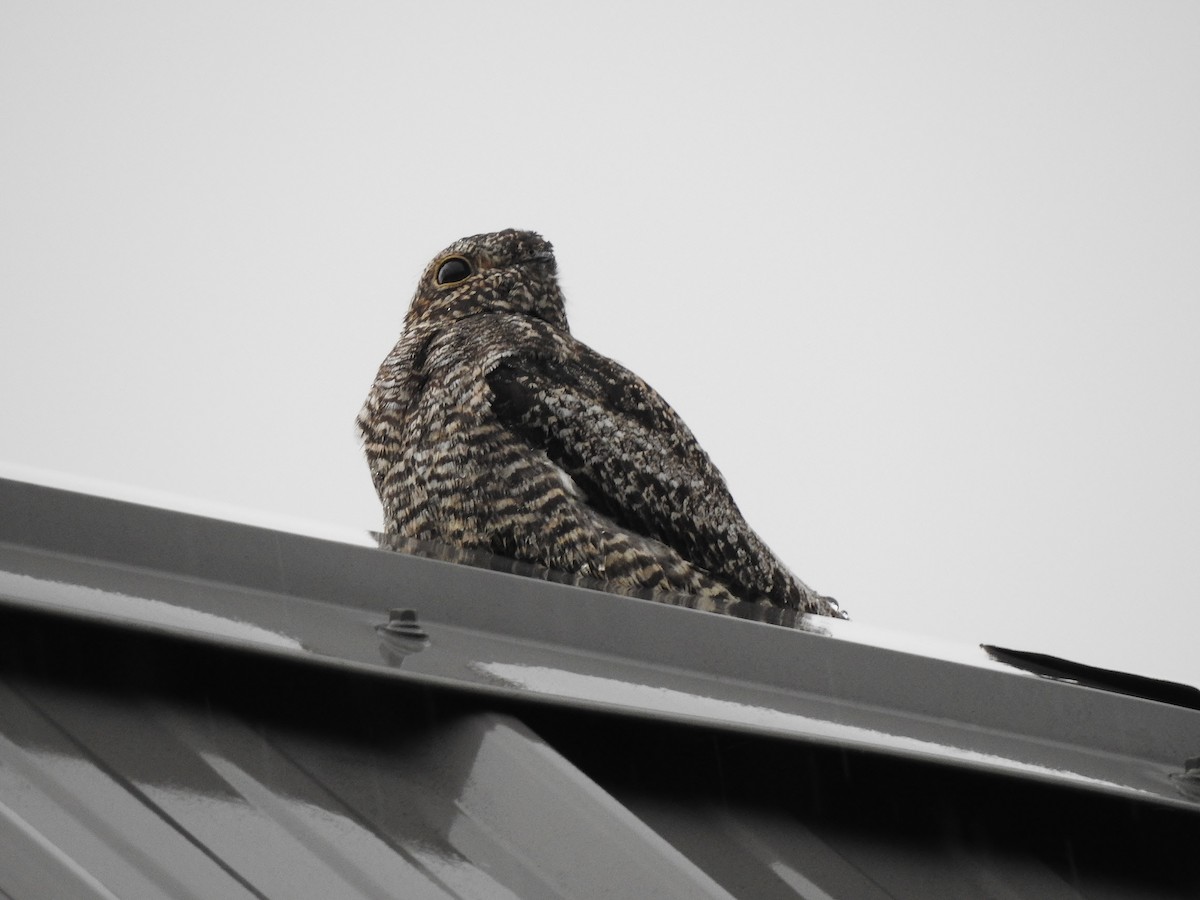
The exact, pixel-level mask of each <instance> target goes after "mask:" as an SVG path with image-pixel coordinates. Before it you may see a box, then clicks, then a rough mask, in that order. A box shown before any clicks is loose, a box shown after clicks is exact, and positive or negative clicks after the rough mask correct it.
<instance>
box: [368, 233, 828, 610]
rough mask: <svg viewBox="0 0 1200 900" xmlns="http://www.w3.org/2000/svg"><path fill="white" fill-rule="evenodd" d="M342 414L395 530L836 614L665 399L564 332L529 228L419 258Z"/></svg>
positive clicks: (721, 596) (647, 583)
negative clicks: (366, 378)
mask: <svg viewBox="0 0 1200 900" xmlns="http://www.w3.org/2000/svg"><path fill="white" fill-rule="evenodd" d="M358 427H359V431H360V433H361V435H362V438H363V442H364V445H365V450H366V455H367V460H368V463H369V465H370V468H371V477H372V479H373V480H374V482H375V489H376V491H377V492H378V493H379V498H380V500H381V501H382V503H383V511H384V520H385V522H386V526H385V527H386V532H387V533H388V534H389V535H394V536H396V537H397V538H399V539H402V540H403V539H415V540H417V541H422V542H433V543H436V544H440V545H449V546H450V547H454V548H460V549H462V550H466V551H482V552H484V553H490V554H498V555H500V556H503V557H506V558H509V559H516V560H522V561H525V562H529V563H534V564H537V565H538V566H543V567H545V568H547V569H550V570H555V571H558V572H564V573H570V574H573V575H578V576H583V577H584V578H587V579H595V580H597V581H600V582H605V583H606V585H607V586H608V587H609V588H610V589H613V590H616V591H618V592H622V593H623V592H635V593H638V592H641V593H644V592H647V591H648V592H670V593H672V594H690V595H699V596H701V597H709V598H714V599H716V600H720V601H732V602H743V603H745V602H748V603H752V604H763V601H764V600H765V601H769V602H770V603H771V604H774V605H775V606H776V607H782V608H784V609H789V610H795V611H798V612H811V613H819V614H823V615H831V616H839V617H840V616H842V615H843V614H842V613H841V611H840V610H839V608H838V606H837V603H836V602H835V601H833V600H832V599H830V598H828V597H823V596H821V595H820V594H817V593H816V592H815V591H813V590H812V589H810V588H809V587H808V586H807V585H805V584H804V583H803V582H802V581H800V580H799V579H798V578H797V577H796V576H795V575H793V574H792V573H791V572H790V571H789V570H788V568H787V567H786V566H784V565H783V563H782V562H780V561H779V559H778V558H776V557H775V555H774V554H773V553H772V552H771V551H770V550H769V549H768V548H767V546H766V545H765V544H764V543H763V541H762V539H761V538H759V536H758V535H757V534H755V532H754V531H753V530H752V529H751V528H750V526H749V525H747V524H746V521H745V520H744V519H743V518H742V514H741V513H740V512H739V511H738V508H737V505H736V504H735V503H734V501H733V498H732V497H731V496H730V494H729V490H728V488H727V487H726V486H725V480H724V478H722V476H721V473H720V472H718V471H717V469H716V467H715V466H714V465H713V463H712V461H711V460H710V459H709V458H708V454H706V453H705V452H704V450H702V449H701V448H700V445H699V444H698V443H697V442H696V439H695V437H693V435H692V432H691V431H690V430H689V429H688V427H687V426H686V425H685V424H684V423H683V421H682V420H681V419H680V418H679V416H678V415H676V413H675V411H674V410H673V409H671V407H670V406H668V405H667V403H666V401H665V400H663V399H662V397H660V396H659V395H658V394H657V393H656V392H655V391H654V389H653V388H651V387H650V386H649V385H648V384H646V382H644V381H643V380H642V379H641V378H639V377H638V376H637V375H634V374H633V373H632V372H630V371H629V370H628V369H625V368H623V367H622V366H620V365H618V364H617V363H615V362H613V361H612V360H611V359H608V358H607V357H605V356H601V355H600V354H599V353H597V352H595V351H594V350H592V349H591V348H590V347H588V346H586V345H585V344H582V343H580V342H579V341H577V340H575V338H573V337H572V336H571V332H570V329H569V328H568V326H567V317H566V312H565V310H564V301H563V294H562V291H561V289H560V288H559V285H558V278H557V265H556V263H555V259H554V254H553V251H552V248H551V245H550V244H549V243H548V242H547V241H545V240H543V239H542V238H541V237H540V236H539V235H537V234H534V233H533V232H529V231H515V230H509V231H500V232H496V233H494V234H480V235H475V236H473V237H468V238H463V239H462V240H460V241H457V242H456V243H453V244H451V245H450V246H449V247H447V248H446V249H445V250H444V251H442V252H441V253H439V254H438V255H437V257H435V258H434V260H433V261H432V262H431V263H430V264H429V266H428V267H427V268H426V269H425V272H424V273H423V274H422V276H421V281H420V283H419V285H418V286H417V291H416V295H415V296H414V297H413V301H412V305H411V306H410V308H409V310H408V313H407V315H406V316H405V319H404V331H403V333H402V334H401V336H400V340H399V342H398V343H397V344H396V346H395V348H394V349H393V350H392V352H391V353H389V354H388V356H387V358H386V359H384V361H383V364H382V365H381V366H380V368H379V373H378V375H377V376H376V378H375V383H374V384H373V385H372V387H371V392H370V394H369V395H368V396H367V401H366V404H365V405H364V406H363V408H362V411H361V412H360V413H359V415H358ZM764 605H765V604H764Z"/></svg>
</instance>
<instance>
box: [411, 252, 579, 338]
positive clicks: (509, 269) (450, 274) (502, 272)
mask: <svg viewBox="0 0 1200 900" xmlns="http://www.w3.org/2000/svg"><path fill="white" fill-rule="evenodd" d="M557 273H558V266H557V264H556V263H555V261H554V248H553V247H551V246H550V242H549V241H547V240H544V239H543V238H542V237H541V236H540V235H538V234H535V233H534V232H532V231H517V230H515V229H511V228H510V229H508V230H507V231H496V232H492V233H491V234H476V235H473V236H471V237H466V238H463V239H462V240H459V241H455V242H454V243H453V244H451V245H450V246H449V247H447V248H446V249H445V250H443V251H442V252H441V253H439V254H438V255H437V256H435V257H434V258H433V262H431V263H430V264H429V265H428V266H426V267H425V271H424V273H422V275H421V282H420V284H418V285H417V292H416V294H415V295H414V296H413V300H412V305H411V306H410V307H409V309H408V314H407V315H406V316H405V317H404V325H405V327H406V328H407V327H409V326H411V325H414V324H417V323H421V322H436V321H439V320H445V319H451V320H452V319H462V318H465V317H466V316H471V315H476V314H478V313H488V312H509V313H517V314H522V315H528V316H536V317H537V318H539V319H544V320H545V321H547V322H549V323H550V324H551V325H554V326H555V327H556V328H561V329H562V330H563V331H568V330H569V329H568V327H567V315H566V311H565V309H564V303H563V295H562V290H561V289H560V288H559V286H558V274H557Z"/></svg>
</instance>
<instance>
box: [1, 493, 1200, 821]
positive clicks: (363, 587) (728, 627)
mask: <svg viewBox="0 0 1200 900" xmlns="http://www.w3.org/2000/svg"><path fill="white" fill-rule="evenodd" d="M0 503H3V508H4V509H5V511H6V515H5V518H4V524H3V525H2V526H0V528H3V531H0V538H3V539H4V540H5V541H6V543H3V544H0V602H5V603H8V604H13V605H20V606H27V607H30V608H38V609H49V610H54V611H57V612H60V613H63V614H67V615H72V616H82V617H87V618H95V619H103V620H109V621H114V622H120V623H122V624H125V625H129V626H132V627H137V628H146V629H158V630H162V631H165V632H169V633H175V634H184V635H188V636H192V637H195V638H199V639H204V640H212V641H218V642H221V643H227V644H231V645H244V646H246V647H254V648H257V649H259V650H262V651H265V652H271V653H279V654H284V655H289V656H297V657H304V658H308V659H311V660H314V661H319V662H321V663H323V664H329V665H344V666H352V667H355V668H367V669H369V670H372V671H375V672H378V673H379V674H386V675H387V676H389V677H397V678H405V679H414V680H418V681H427V682H431V683H438V684H447V685H456V686H459V687H467V688H470V689H473V690H479V691H485V692H494V693H496V694H500V695H515V696H527V697H536V698H538V699H540V700H544V701H546V702H559V703H570V704H577V705H582V706H586V707H592V708H600V709H613V710H620V711H622V712H626V713H630V714H635V715H644V716H651V717H654V718H671V719H676V720H679V721H688V722H694V723H700V724H704V725H707V726H711V727H725V728H735V729H741V730H747V731H753V732H756V733H763V734H772V735H778V736H783V737H789V738H793V739H800V740H806V741H816V742H822V743H831V744H836V745H842V746H849V747H869V748H872V749H875V750H878V751H880V752H885V753H895V754H901V755H905V756H915V757H920V758H929V759H937V760H940V761H943V762H948V763H952V764H955V765H962V766H968V767H975V768H985V769H994V770H1000V771H1008V772H1015V773H1019V774H1022V775H1026V776H1029V777H1034V778H1043V779H1048V780H1056V781H1063V782H1069V783H1071V784H1075V785H1079V786H1084V787H1089V788H1093V789H1096V790H1103V791H1110V792H1116V793H1122V794H1126V795H1131V796H1138V797H1143V798H1149V799H1153V800H1154V801H1156V802H1162V803H1171V804H1177V805H1188V806H1191V805H1193V804H1194V803H1195V800H1194V798H1193V797H1192V796H1189V794H1188V792H1185V791H1183V790H1181V789H1180V785H1179V783H1178V782H1177V781H1176V780H1175V779H1173V778H1172V775H1177V774H1178V771H1179V765H1180V760H1183V759H1185V758H1188V757H1189V756H1192V755H1195V754H1196V753H1197V752H1198V751H1200V714H1198V713H1197V712H1196V711H1195V710H1189V709H1184V708H1180V707H1176V706H1173V705H1169V704H1163V703H1156V702H1152V701H1147V700H1143V699H1139V698H1135V697H1129V696H1122V695H1117V694H1112V693H1109V692H1105V691H1101V690H1094V689H1089V688H1085V687H1080V686H1077V685H1071V684H1065V683H1059V682H1054V681H1047V680H1044V679H1035V678H1032V677H1030V676H1028V675H1024V674H1019V673H1017V672H1016V671H1012V672H1009V671H1005V670H1004V668H1003V667H1002V666H1000V665H999V664H996V663H989V661H988V660H987V658H986V655H985V654H984V653H983V652H982V651H980V652H979V654H978V656H979V663H978V665H965V664H957V663H953V662H947V661H944V660H939V659H931V658H926V657H919V656H915V655H912V654H909V653H905V652H899V651H893V650H889V649H886V648H880V647H871V646H864V645H860V644H857V643H854V642H852V641H849V640H843V639H840V638H838V637H830V636H824V635H820V634H811V633H803V632H795V631H791V630H788V629H783V628H778V627H772V626H767V625H762V624H760V623H754V622H744V621H740V620H736V619H730V618H726V617H722V616H715V615H706V614H700V613H695V612H693V611H690V610H681V609H677V608H673V607H667V606H661V605H658V604H654V603H649V602H646V601H642V600H637V599H632V598H625V597H618V596H614V595H608V594H600V593H596V592H593V591H587V590H583V589H580V588H573V587H568V586H564V585H557V584H550V583H546V582H540V581H536V580H533V579H528V578H523V577H520V576H514V575H506V574H502V573H496V572H489V571H484V570H478V569H471V568H466V567H462V566H454V565H450V564H447V563H443V562H438V561H435V560H427V559H418V558H414V557H407V556H403V555H401V554H396V553H389V552H385V551H379V550H373V549H368V548H362V547H353V546H347V545H343V544H337V543H332V542H325V541H319V540H315V539H312V538H305V537H299V536H296V535H288V534H281V533H277V532H269V531H264V530H262V529H256V528H250V527H248V526H239V525H231V524H229V523H222V522H218V521H216V520H208V519H201V518H197V517H192V516H185V515H181V514H177V513H170V512H166V511H162V510H154V509H149V508H145V507H135V506H130V505H127V504H121V503H118V502H116V501H111V500H101V499H98V498H88V497H83V496H80V495H74V494H65V493H62V492H58V491H52V490H50V489H45V488H37V487H34V486H28V485H20V484H18V483H13V482H3V481H0ZM22 510H24V515H25V518H24V522H22ZM118 519H119V520H120V522H121V524H120V526H119V527H118V526H117V525H116V522H117V520H118ZM35 520H36V521H35ZM116 535H119V536H120V537H119V539H117V538H116V537H115V536H116ZM400 608H402V609H405V610H408V612H406V613H404V614H403V615H404V616H406V617H407V623H406V624H405V622H403V621H402V620H401V619H400V618H399V616H400V614H399V613H397V614H395V617H393V614H392V612H391V611H392V610H396V609H400ZM389 623H390V624H389ZM821 624H823V625H824V624H826V623H824V622H822V623H821ZM828 624H829V625H830V626H832V627H833V628H834V629H835V630H837V631H840V632H852V631H853V629H854V627H855V625H854V623H841V622H835V623H828ZM406 629H407V630H409V631H411V632H413V633H411V634H405V633H404V631H405V630H406ZM418 633H419V635H420V636H418ZM748 648H753V650H752V652H750V651H749V650H748ZM989 666H991V667H990V668H989ZM1133 723H1137V724H1136V727H1135V726H1134V724H1133Z"/></svg>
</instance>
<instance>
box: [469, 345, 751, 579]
mask: <svg viewBox="0 0 1200 900" xmlns="http://www.w3.org/2000/svg"><path fill="white" fill-rule="evenodd" d="M487 382H488V385H489V387H490V388H491V390H492V393H493V396H494V400H493V404H492V406H493V409H494V410H495V412H496V415H497V416H498V417H499V419H500V420H501V422H502V423H504V425H505V426H506V427H508V428H509V429H511V430H512V431H513V432H514V433H516V434H519V435H520V436H521V437H523V438H524V439H525V440H526V441H527V442H528V443H529V444H530V445H531V446H533V447H535V448H538V449H541V450H543V451H544V452H545V453H546V455H547V456H548V457H549V458H550V459H551V460H552V461H553V462H554V463H555V464H556V465H557V466H559V467H560V468H561V469H562V470H563V471H565V472H567V473H568V474H569V475H570V476H571V477H572V478H573V479H574V480H575V482H576V483H577V484H578V485H579V486H580V487H581V488H582V489H583V491H584V493H585V494H586V497H587V502H588V503H589V505H591V506H593V507H594V508H595V509H596V510H598V511H599V512H601V513H604V514H605V515H607V516H609V517H610V518H612V519H613V520H615V521H616V523H617V524H618V525H620V526H622V527H623V528H627V529H629V530H631V531H634V532H636V533H638V534H641V535H643V536H646V537H651V538H654V539H655V540H658V541H661V542H662V543H664V544H667V545H668V546H670V547H672V548H673V549H675V550H676V551H677V552H678V553H679V554H680V555H682V556H683V557H685V558H686V559H690V560H691V561H692V562H694V563H697V564H699V565H700V566H703V567H704V568H706V569H708V570H709V571H711V572H713V573H714V574H723V575H726V576H728V577H731V578H732V579H733V580H735V581H739V582H742V586H743V587H744V588H747V589H750V590H764V589H767V587H768V585H769V584H770V582H772V581H773V580H774V578H773V577H772V575H773V574H774V573H768V572H765V571H764V572H762V573H761V575H762V576H763V577H762V579H761V580H762V582H763V583H762V584H756V583H754V582H757V581H759V580H760V579H759V578H757V577H755V575H756V573H754V572H753V571H752V570H753V569H755V568H756V567H757V566H756V565H755V563H757V564H758V566H761V565H762V564H763V563H764V562H766V560H763V558H762V557H763V554H764V552H765V553H766V555H767V556H768V557H769V556H770V554H769V551H766V550H765V548H764V547H763V546H762V544H761V541H759V539H758V538H757V536H756V535H755V534H754V533H753V532H752V531H751V530H750V528H749V526H748V525H747V524H746V522H745V520H744V519H743V518H742V515H741V513H740V512H739V511H738V509H737V506H736V504H735V503H734V501H733V498H732V497H731V496H730V494H729V490H728V488H727V487H726V486H725V481H724V479H723V478H722V477H721V474H720V472H719V471H717V469H716V467H715V466H714V465H713V464H712V461H711V460H710V459H709V458H708V455H707V454H706V453H705V452H704V450H703V449H702V448H701V447H700V446H699V444H698V443H697V442H696V439H695V438H694V437H693V435H692V433H691V431H690V430H689V429H688V427H687V426H686V425H685V424H684V423H683V421H682V420H681V419H680V418H679V416H678V415H677V414H676V413H675V411H674V410H672V409H671V407H670V406H668V405H667V403H666V402H665V401H664V400H663V399H662V398H661V397H660V396H659V395H658V394H657V393H656V392H655V391H654V390H653V389H652V388H650V387H649V386H648V385H647V384H646V383H645V382H644V381H642V380H641V379H640V378H638V377H637V376H636V375H634V374H633V373H632V372H630V371H628V370H627V369H625V368H623V367H621V366H620V365H618V364H616V363H614V362H613V361H612V360H610V359H608V358H606V357H603V356H600V355H599V354H596V353H594V352H592V351H587V352H586V353H584V354H582V355H580V356H579V357H578V358H574V359H571V360H567V361H564V360H561V359H555V358H547V357H543V356H532V355H530V356H510V357H507V358H506V359H504V360H503V361H501V362H500V364H499V365H497V366H496V367H495V368H494V369H492V370H491V371H490V372H489V373H488V374H487ZM772 562H773V561H772ZM767 568H768V569H770V568H774V565H771V564H768V565H767ZM748 569H749V570H750V571H748ZM748 576H749V577H748ZM747 581H749V582H750V583H746V582H747Z"/></svg>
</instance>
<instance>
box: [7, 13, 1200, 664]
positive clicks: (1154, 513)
mask: <svg viewBox="0 0 1200 900" xmlns="http://www.w3.org/2000/svg"><path fill="white" fill-rule="evenodd" d="M0 159H2V160H3V164H2V165H0V198H2V199H0V231H2V233H0V285H2V287H3V297H4V301H3V302H4V312H5V314H4V326H3V328H2V329H0V380H2V383H3V384H4V385H5V389H4V391H3V392H2V393H0V414H2V417H0V421H2V422H3V423H4V424H3V426H0V472H3V471H4V470H5V469H4V464H8V471H10V472H11V471H16V470H15V469H14V468H13V466H22V467H37V468H40V469H44V470H48V471H51V472H59V473H68V474H70V475H75V476H82V477H86V478H96V479H102V480H104V481H107V482H111V483H114V484H116V485H123V486H125V487H126V488H132V489H141V490H151V491H161V492H169V493H171V494H175V495H178V496H180V497H183V498H192V499H193V500H203V501H206V502H209V503H215V504H223V505H227V506H235V507H241V508H244V509H247V510H252V511H258V513H260V514H272V515H279V516H289V517H296V518H301V519H306V520H311V521H314V522H318V523H323V524H325V525H328V526H333V527H340V528H344V529H354V530H358V531H362V530H364V529H368V528H375V527H377V526H378V524H379V509H378V505H377V502H376V500H375V497H374V494H373V491H372V489H371V485H370V481H369V478H368V475H367V469H366V466H365V464H364V463H363V461H362V459H361V454H360V450H359V447H358V445H357V442H356V439H355V436H354V430H353V419H354V415H355V413H356V412H357V410H358V407H359V405H360V403H361V401H362V399H363V397H364V396H365V394H366V391H367V388H368V386H369V384H370V382H371V379H372V377H373V376H374V372H375V369H376V367H377V366H378V364H379V362H380V360H381V359H382V358H383V356H384V354H385V353H386V352H387V351H388V350H389V349H390V347H391V345H392V344H393V343H394V341H395V339H396V337H397V334H398V332H399V328H400V323H401V319H402V317H403V313H404V310H405V307H406V305H407V303H408V300H409V298H410V296H411V294H412V291H413V288H414V286H415V283H416V278H417V276H418V274H419V273H420V271H421V268H422V267H423V266H424V264H425V263H426V262H427V261H428V259H429V258H430V257H431V256H432V255H433V254H434V253H435V252H437V251H438V250H439V249H441V248H442V247H443V246H445V245H446V244H448V243H450V242H451V241H453V240H454V239H456V238H458V237H461V236H463V235H466V234H472V233H476V232H481V231H490V230H494V229H497V228H504V227H510V226H511V227H520V228H531V229H535V230H538V231H540V232H542V233H543V234H544V235H545V236H546V237H547V238H549V239H550V240H551V241H553V242H554V244H555V246H556V249H557V252H558V258H559V265H560V271H561V273H562V281H563V285H564V288H565V290H566V292H567V297H568V300H569V301H570V307H569V313H570V315H571V319H572V326H573V329H574V331H575V333H576V335H577V336H578V337H580V338H581V339H582V340H584V341H586V342H587V343H589V344H591V345H592V346H594V347H595V348H597V349H598V350H600V351H602V352H604V353H606V354H608V355H610V356H612V357H614V358H615V359H617V360H619V361H621V362H622V363H624V364H625V365H627V366H629V367H630V368H632V369H633V370H634V371H636V372H638V373H639V374H641V375H642V376H643V377H645V378H646V379H647V380H649V381H650V383H651V384H653V385H654V386H655V387H656V388H657V389H658V390H659V391H660V392H661V393H662V394H663V395H664V396H665V397H666V398H667V399H668V400H669V401H670V402H671V403H672V404H673V405H674V406H675V407H676V408H677V409H678V410H679V412H680V413H681V414H682V415H683V417H684V419H685V420H686V421H687V422H688V423H689V424H690V425H691V426H692V428H693V430H694V431H695V432H696V433H697V435H698V437H699V438H700V440H701V442H702V443H703V444H704V446H705V447H706V448H707V449H708V451H709V453H710V454H711V455H712V457H713V458H714V460H715V461H716V463H717V465H718V466H720V467H721V469H722V470H723V471H724V473H725V475H726V477H727V479H728V481H729V483H730V487H731V489H732V491H733V493H734V496H735V497H736V498H737V499H738V501H739V503H740V505H741V506H742V509H743V512H745V514H746V516H747V518H748V519H749V521H750V522H751V524H753V525H754V526H755V527H756V528H757V529H758V530H759V531H760V532H761V533H762V534H763V535H764V537H766V539H767V540H768V542H769V543H770V544H771V545H772V546H773V547H774V548H775V550H776V551H777V552H778V553H779V554H780V555H781V556H782V557H783V558H784V559H785V560H787V561H788V563H789V564H790V565H791V566H792V567H793V568H794V569H795V570H796V571H797V572H798V573H799V574H800V576H801V577H802V578H804V579H805V580H806V581H808V582H809V583H810V584H812V585H813V586H814V587H816V588H817V589H818V590H820V591H822V592H825V593H829V594H832V595H833V596H836V597H837V598H838V599H839V600H840V601H841V602H842V604H843V606H845V607H846V608H847V609H848V610H849V611H850V613H851V614H852V616H853V617H854V618H855V619H856V620H858V621H861V622H865V623H869V624H871V625H872V626H878V627H882V628H889V629H897V630H901V631H907V632H915V633H919V634H926V635H931V636H937V637H945V638H949V639H952V640H955V641H962V642H967V643H978V642H981V641H986V642H990V643H999V644H1005V645H1009V646H1016V647H1020V648H1024V649H1030V650H1037V651H1041V652H1048V653H1054V654H1057V655H1061V656H1067V657H1073V658H1077V659H1080V660H1082V661H1086V662H1091V663H1094V664H1098V665H1109V666H1117V667H1124V668H1128V669H1132V670H1135V671H1140V672H1143V673H1146V674H1155V675H1160V676H1162V677H1171V678H1176V679H1180V680H1186V681H1190V682H1192V683H1200V661H1198V660H1197V655H1196V653H1195V651H1194V649H1193V648H1194V646H1195V644H1196V637H1195V636H1196V635H1197V634H1200V597H1198V596H1197V594H1198V588H1197V581H1198V579H1197V568H1198V559H1200V555H1198V553H1197V548H1198V547H1200V478H1198V477H1197V473H1196V461H1197V460H1198V459H1200V405H1198V403H1197V400H1198V397H1197V394H1198V390H1197V385H1198V384H1200V362H1198V361H1197V356H1198V354H1197V347H1200V166H1198V165H1197V160H1200V5H1197V4H1195V3H1190V2H1178V3H1168V2H1137V3H1133V2H1130V3H1113V2H1094V0H1089V2H1069V3H1068V2H1063V3H1055V2H1045V0H1039V2H1027V3H1021V2H1017V3H1014V2H997V3H991V4H988V3H971V4H965V3H960V2H945V3H920V2H910V3H905V4H895V3H888V2H880V3H855V2H843V3H836V4H820V5H814V4H803V3H775V4H771V3H744V2H743V3H736V4H734V3H730V4H713V3H709V4H683V3H680V4H667V3H638V4H633V3H629V4H624V3H611V4H605V5H599V4H593V5H590V6H589V7H587V8H586V11H585V8H584V7H583V5H582V4H552V3H544V4H538V3H519V4H517V3H513V4H490V3H466V2H459V3H455V4H433V3H399V2H395V3H365V2H364V3H359V2H345V0H339V2H337V3H333V2H329V3H316V2H301V3H293V2H288V3H283V2H276V3H267V2H262V3H243V2H236V3H231V2H213V0H208V2H205V3H196V4H162V3H157V2H145V3H134V2H125V3H120V4H95V3H64V2H57V0H39V2H37V3H23V4H18V3H15V2H11V0H9V2H0Z"/></svg>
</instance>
